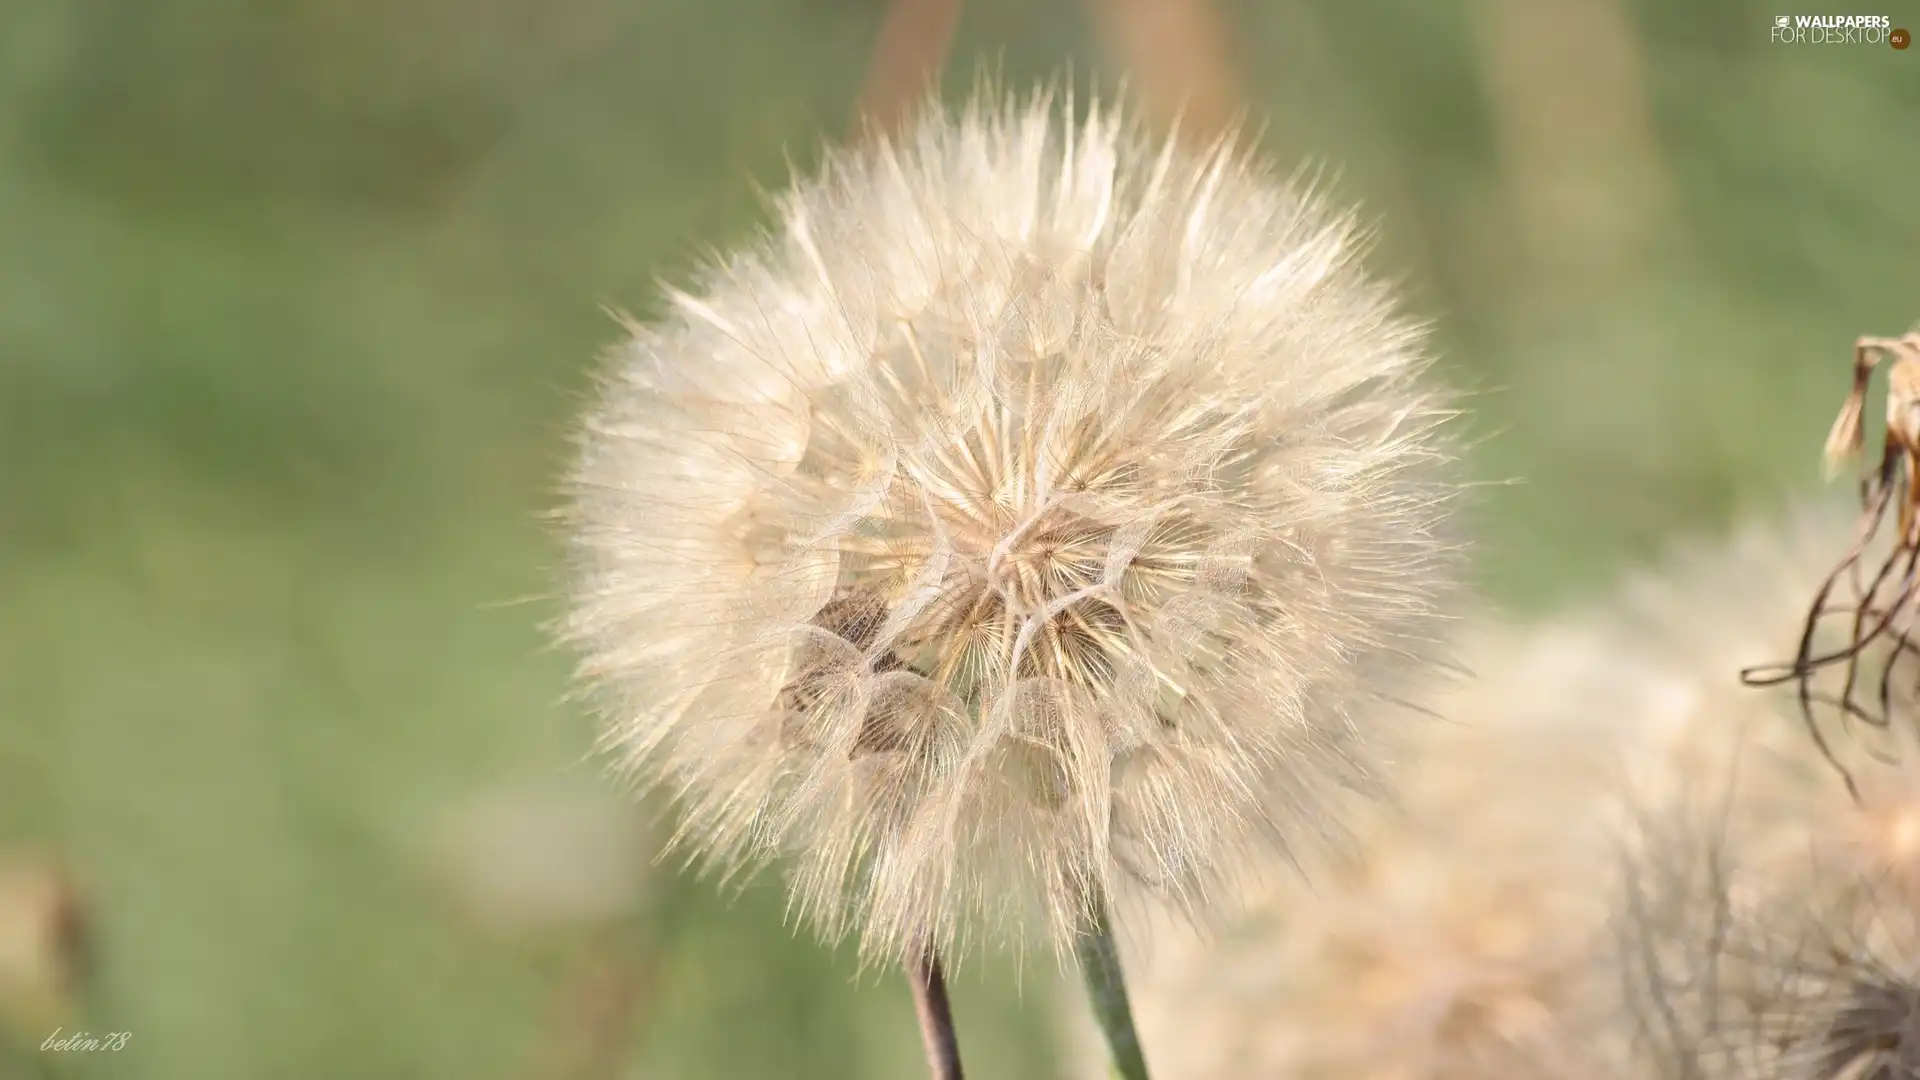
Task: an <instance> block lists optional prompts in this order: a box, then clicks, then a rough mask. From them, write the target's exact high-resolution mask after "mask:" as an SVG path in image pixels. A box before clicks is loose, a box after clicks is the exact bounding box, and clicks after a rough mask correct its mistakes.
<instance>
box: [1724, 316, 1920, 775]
mask: <svg viewBox="0 0 1920 1080" xmlns="http://www.w3.org/2000/svg"><path fill="white" fill-rule="evenodd" d="M1882 362H1886V363H1887V364H1888V372H1887V427H1886V434H1885V438H1884V440H1883V442H1882V447H1881V453H1880V458H1879V460H1878V461H1876V462H1873V463H1872V465H1871V466H1870V467H1869V468H1868V469H1867V470H1866V472H1865V474H1864V475H1863V476H1862V477H1861V480H1860V507H1861V514H1860V527H1859V530H1858V531H1857V533H1856V534H1855V537H1854V542H1853V545H1852V547H1850V548H1849V549H1848V551H1847V553H1846V554H1845V555H1844V556H1843V557H1842V558H1841V559H1840V561H1839V563H1838V564H1836V565H1835V566H1834V568H1833V571H1832V572H1831V573H1830V574H1828V575H1827V578H1826V580H1825V581H1824V582H1823V583H1822V584H1821V586H1820V588H1819V590H1817V591H1816V592H1815V593H1814V596H1813V600H1812V602H1811V604H1809V605H1808V609H1807V617H1806V621H1805V622H1804V624H1803V625H1802V629H1801V635H1800V643H1799V646H1798V649H1797V650H1796V652H1795V654H1794V658H1793V660H1792V661H1791V662H1790V663H1785V664H1768V665H1763V666H1760V667H1752V668H1747V669H1746V670H1744V671H1742V672H1741V673H1740V677H1741V681H1743V682H1745V683H1746V684H1747V685H1749V686H1758V687H1768V686H1781V685H1785V684H1787V683H1792V684H1794V687H1795V690H1796V694H1797V697H1798V699H1799V704H1800V712H1801V716H1802V717H1803V718H1804V719H1805V721H1806V725H1807V730H1808V732H1809V734H1810V735H1811V736H1812V737H1813V740H1814V743H1815V744H1816V745H1817V746H1818V747H1819V749H1820V753H1821V755H1822V756H1823V757H1824V758H1826V760H1827V761H1828V762H1829V763H1831V764H1832V765H1833V766H1834V768H1835V769H1837V770H1839V772H1840V775H1841V777H1842V778H1843V779H1844V780H1845V781H1846V784H1847V790H1848V792H1850V793H1851V794H1852V795H1853V796H1854V798H1855V799H1856V800H1857V799H1858V798H1859V797H1860V793H1859V788H1858V786H1857V785H1856V783H1855V781H1854V778H1853V774H1852V772H1851V771H1850V770H1849V769H1848V768H1847V767H1846V765H1845V764H1843V763H1842V762H1841V760H1840V757H1839V755H1838V754H1837V753H1836V752H1835V749H1834V746H1833V743H1832V741H1831V740H1829V738H1828V737H1827V734H1826V732H1825V731H1823V729H1822V725H1821V722H1820V717H1819V710H1820V709H1821V708H1822V707H1824V708H1826V709H1830V710H1832V711H1833V712H1837V713H1838V714H1839V720H1840V723H1841V726H1842V727H1843V729H1847V730H1848V731H1849V732H1850V731H1851V729H1852V726H1853V725H1854V724H1855V723H1856V722H1857V723H1859V724H1864V725H1866V726H1867V727H1869V728H1873V729H1879V730H1884V729H1886V728H1887V727H1888V726H1889V725H1890V723H1891V719H1890V718H1891V715H1892V710H1893V705H1894V698H1895V695H1896V693H1897V692H1898V691H1899V690H1900V689H1901V688H1902V686H1903V684H1901V683H1900V682H1899V681H1898V679H1899V675H1900V673H1901V672H1902V671H1908V672H1910V673H1911V674H1912V676H1913V678H1912V680H1911V681H1910V682H1908V683H1906V684H1904V690H1905V692H1906V693H1907V694H1909V695H1911V694H1920V670H1915V669H1914V668H1913V667H1912V665H1913V664H1914V663H1916V662H1920V640H1916V639H1915V637H1914V626H1913V615H1914V613H1915V610H1916V607H1920V332H1914V333H1910V334H1907V335H1906V336H1905V337H1900V338H1877V337H1863V338H1861V339H1860V340H1859V341H1858V342H1856V343H1855V345H1854V359H1853V388H1852V390H1851V391H1849V393H1848V394H1847V399H1846V402H1845V403H1844V404H1843V405H1842V406H1841V409H1840V415H1839V416H1838V418H1836V419H1835V421H1834V424H1833V429H1832V430H1831V431H1830V432H1829V433H1828V435H1827V444H1826V452H1825V458H1826V463H1827V469H1828V471H1829V473H1830V474H1831V473H1832V472H1834V471H1837V469H1838V468H1839V467H1840V466H1841V465H1842V464H1843V463H1844V462H1846V461H1847V460H1849V459H1852V458H1854V457H1855V456H1857V455H1858V454H1859V452H1860V449H1861V447H1862V446H1863V444H1864V442H1865V437H1864V432H1863V429H1864V417H1865V414H1866V395H1867V391H1868V388H1869V386H1870V384H1871V381H1872V376H1873V371H1874V368H1875V367H1877V366H1878V365H1880V364H1881V363H1882ZM1889 509H1893V510H1894V511H1895V513H1894V515H1893V516H1894V520H1895V526H1894V534H1893V538H1892V542H1891V544H1889V545H1887V546H1886V547H1885V548H1884V551H1885V554H1884V555H1877V554H1876V553H1877V552H1878V551H1880V550H1882V549H1881V547H1880V544H1882V543H1884V540H1883V539H1882V537H1881V533H1882V531H1883V528H1884V526H1885V524H1886V521H1887V517H1888V513H1887V511H1888V510H1889ZM1869 569H1870V577H1869V576H1868V574H1869ZM1834 623H1839V624H1840V625H1841V627H1842V630H1841V632H1842V634H1843V635H1844V639H1843V640H1844V643H1843V644H1841V645H1839V646H1838V647H1831V648H1827V649H1825V650H1824V651H1823V650H1822V642H1823V641H1829V640H1831V638H1830V637H1827V636H1825V633H1826V632H1830V631H1829V627H1831V626H1832V625H1833V624H1834ZM1832 668H1837V669H1838V670H1839V672H1840V676H1839V677H1840V687H1839V689H1838V690H1837V691H1836V692H1832V693H1824V692H1821V691H1818V690H1816V687H1815V680H1816V679H1817V678H1818V677H1819V676H1820V675H1821V673H1822V672H1825V671H1827V670H1828V669H1832ZM1876 669H1877V670H1876ZM1867 752H1868V753H1870V754H1871V753H1874V751H1873V749H1872V748H1871V747H1867Z"/></svg>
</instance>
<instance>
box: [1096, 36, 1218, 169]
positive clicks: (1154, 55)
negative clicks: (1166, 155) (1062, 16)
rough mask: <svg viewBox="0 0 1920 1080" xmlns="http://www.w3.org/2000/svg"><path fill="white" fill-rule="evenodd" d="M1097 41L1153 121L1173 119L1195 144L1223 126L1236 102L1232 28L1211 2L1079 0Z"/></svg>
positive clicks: (1163, 123) (1202, 142)
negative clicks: (1130, 85)
mask: <svg viewBox="0 0 1920 1080" xmlns="http://www.w3.org/2000/svg"><path fill="white" fill-rule="evenodd" d="M1086 5H1087V9H1088V12H1089V13H1090V14H1091V15H1092V17H1093V21H1094V24H1095V27H1096V28H1097V30H1098V32H1099V34H1100V37H1101V39H1102V41H1103V42H1104V44H1105V47H1106V49H1107V51H1108V52H1109V53H1111V54H1112V55H1113V57H1114V59H1115V60H1116V61H1118V63H1119V65H1120V68H1121V70H1122V71H1124V72H1125V73H1126V75H1127V78H1128V79H1130V80H1132V82H1133V84H1134V86H1135V89H1136V91H1137V93H1138V94H1139V96H1140V100H1141V102H1142V103H1143V104H1145V106H1146V107H1147V109H1148V111H1149V112H1151V113H1152V114H1153V120H1154V122H1155V123H1157V124H1160V125H1162V126H1165V125H1170V124H1172V123H1173V122H1174V121H1175V119H1176V118H1177V119H1178V120H1179V123H1180V134H1181V137H1182V138H1185V139H1188V140H1191V141H1193V142H1196V143H1199V144H1205V143H1207V142H1210V141H1211V140H1212V139H1214V138H1215V137H1216V136H1218V135H1220V134H1222V133H1223V132H1225V131H1226V130H1228V129H1229V128H1230V127H1231V126H1232V125H1233V123H1234V119H1235V117H1236V116H1237V115H1238V113H1239V111H1240V109H1241V107H1242V101H1243V99H1242V96H1241V86H1240V72H1239V65H1238V64H1236V63H1235V62H1234V58H1233V48H1232V32H1231V30H1230V29H1229V27H1228V24H1227V20H1226V18H1225V16H1224V15H1222V14H1221V12H1220V10H1219V8H1218V6H1217V5H1216V4H1215V3H1213V0H1086Z"/></svg>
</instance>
